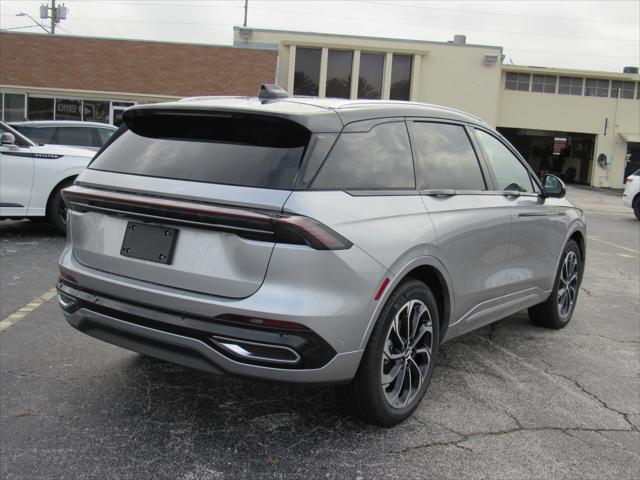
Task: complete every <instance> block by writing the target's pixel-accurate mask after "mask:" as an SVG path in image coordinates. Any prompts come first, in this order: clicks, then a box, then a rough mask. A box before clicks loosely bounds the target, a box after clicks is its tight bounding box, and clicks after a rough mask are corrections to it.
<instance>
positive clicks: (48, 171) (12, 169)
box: [0, 122, 96, 233]
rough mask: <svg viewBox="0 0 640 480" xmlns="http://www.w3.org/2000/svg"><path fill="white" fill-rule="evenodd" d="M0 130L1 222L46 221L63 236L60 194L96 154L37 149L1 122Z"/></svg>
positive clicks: (54, 147)
mask: <svg viewBox="0 0 640 480" xmlns="http://www.w3.org/2000/svg"><path fill="white" fill-rule="evenodd" d="M0 127H1V128H2V145H0V220H1V219H4V218H15V219H18V218H38V217H40V218H44V217H46V218H47V220H48V221H49V222H50V223H51V224H52V225H53V226H54V227H55V228H56V230H58V231H59V232H61V233H64V232H65V230H66V216H67V209H66V206H65V204H64V202H63V200H62V198H61V196H60V190H62V189H63V188H65V187H68V186H69V185H71V184H72V183H73V181H74V180H75V178H76V177H77V176H78V174H79V173H80V172H81V171H82V170H84V168H85V167H86V166H87V164H88V163H89V161H90V160H91V159H92V158H93V156H94V155H95V153H96V152H94V151H92V150H87V149H84V148H78V147H62V146H57V145H36V144H35V143H33V142H32V141H31V140H29V139H28V138H27V137H25V136H24V135H22V134H20V133H19V132H17V131H16V130H15V129H13V128H11V127H9V126H8V125H6V124H4V123H2V122H0Z"/></svg>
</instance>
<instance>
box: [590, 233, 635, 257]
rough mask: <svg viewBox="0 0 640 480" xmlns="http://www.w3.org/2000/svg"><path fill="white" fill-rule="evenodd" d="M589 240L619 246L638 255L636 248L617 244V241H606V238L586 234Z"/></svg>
mask: <svg viewBox="0 0 640 480" xmlns="http://www.w3.org/2000/svg"><path fill="white" fill-rule="evenodd" d="M587 238H588V239H589V240H593V241H594V242H600V243H604V244H605V245H609V246H611V247H616V248H621V249H622V250H626V251H628V252H633V253H635V254H636V255H640V252H639V251H638V250H634V249H633V248H628V247H623V246H622V245H618V244H617V243H612V242H607V241H606V240H601V239H599V238H598V237H594V236H593V235H587Z"/></svg>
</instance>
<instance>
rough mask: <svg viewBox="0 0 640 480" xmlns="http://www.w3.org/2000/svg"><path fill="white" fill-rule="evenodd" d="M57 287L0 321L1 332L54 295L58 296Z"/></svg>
mask: <svg viewBox="0 0 640 480" xmlns="http://www.w3.org/2000/svg"><path fill="white" fill-rule="evenodd" d="M56 293H57V292H56V289H55V287H54V288H52V289H51V290H49V291H48V292H45V293H43V294H42V295H40V296H39V297H38V298H34V299H33V300H32V301H31V302H29V303H27V304H26V305H25V306H23V307H20V308H19V309H18V310H16V311H15V312H13V313H12V314H11V315H9V316H8V317H6V318H4V319H3V320H2V321H0V333H2V332H4V331H5V330H6V329H7V328H9V327H10V326H11V325H13V324H15V323H18V322H19V321H20V320H22V319H23V318H24V317H26V316H27V315H29V314H30V313H31V312H33V311H34V310H35V309H36V308H39V307H40V306H41V305H42V304H43V303H46V302H48V301H49V300H51V299H52V298H53V297H55V296H56Z"/></svg>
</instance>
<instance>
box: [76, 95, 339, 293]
mask: <svg viewBox="0 0 640 480" xmlns="http://www.w3.org/2000/svg"><path fill="white" fill-rule="evenodd" d="M127 114H128V115H125V122H126V126H125V127H122V128H121V129H120V130H119V131H118V133H116V134H115V135H114V136H113V137H112V139H111V141H110V142H109V143H108V144H107V145H106V146H105V147H104V148H103V150H101V152H99V153H98V155H97V156H96V158H95V160H94V161H93V162H92V163H91V165H90V166H89V168H88V169H87V170H86V171H85V172H83V173H82V174H81V175H80V177H78V180H77V182H76V185H75V186H73V187H70V188H69V189H67V190H66V191H65V199H66V201H67V203H68V204H69V206H70V208H71V210H70V217H69V219H70V233H71V240H72V245H73V253H74V256H75V258H76V259H77V260H78V261H79V262H80V263H82V264H84V265H86V266H89V267H92V268H95V269H98V270H102V271H105V272H109V273H113V274H117V275H122V276H125V277H129V278H133V279H137V280H142V281H146V282H152V283H155V284H159V285H164V286H169V287H175V288H180V289H184V290H189V291H193V292H199V293H205V294H211V295H216V296H222V297H229V298H243V297H247V296H249V295H251V294H253V293H254V292H255V291H256V290H257V289H258V288H260V285H261V284H262V281H263V279H264V277H265V274H266V271H267V268H268V265H269V259H270V256H271V252H272V250H273V247H274V245H275V242H278V241H284V242H289V243H300V244H305V243H306V244H311V243H313V242H314V241H316V240H317V238H316V237H317V235H309V229H313V228H315V229H316V233H318V231H317V229H318V228H319V229H320V236H322V233H323V231H322V226H318V225H317V224H316V222H313V221H312V220H311V219H304V217H297V216H288V215H284V214H282V206H283V205H284V203H285V201H286V200H287V198H288V196H289V194H290V192H291V190H292V189H293V188H294V184H295V182H296V176H297V175H298V172H299V170H300V167H301V165H302V163H303V159H304V157H305V152H306V151H307V150H309V148H307V147H308V145H309V142H310V139H311V138H312V134H311V132H310V131H309V130H308V129H307V128H305V127H303V126H302V125H300V124H299V123H296V122H294V121H291V120H288V119H284V118H277V117H274V116H266V115H259V114H255V113H248V112H216V111H213V112H211V111H202V110H200V111H185V110H162V109H158V110H154V109H149V108H146V109H140V110H133V111H128V112H127ZM305 229H307V230H305ZM336 238H337V237H336ZM325 240H326V241H327V242H331V241H332V239H331V238H328V239H327V238H325ZM310 242H311V243H310ZM315 247H318V248H326V247H327V245H324V244H323V240H322V239H320V240H318V244H317V245H315ZM315 247H314V248H315ZM330 247H331V245H329V248H330Z"/></svg>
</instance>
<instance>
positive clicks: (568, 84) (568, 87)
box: [556, 75, 585, 97]
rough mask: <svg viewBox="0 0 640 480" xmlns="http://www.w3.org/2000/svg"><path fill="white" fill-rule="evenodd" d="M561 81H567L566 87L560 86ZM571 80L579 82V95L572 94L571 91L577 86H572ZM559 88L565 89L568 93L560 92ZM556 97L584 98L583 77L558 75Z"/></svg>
mask: <svg viewBox="0 0 640 480" xmlns="http://www.w3.org/2000/svg"><path fill="white" fill-rule="evenodd" d="M563 80H567V82H568V83H567V85H561V84H562V81H563ZM573 80H579V81H580V93H572V90H573V89H574V88H577V85H573V83H574V82H573ZM561 87H566V88H567V90H568V91H566V92H561V91H560V88H561ZM556 91H557V93H558V95H573V96H574V97H581V96H584V93H585V81H584V78H583V77H570V76H567V75H560V76H559V77H558V88H557V89H556Z"/></svg>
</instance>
